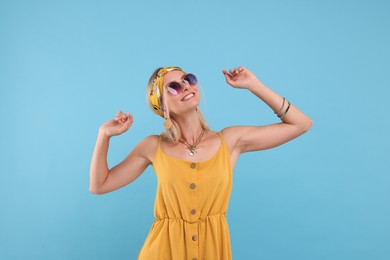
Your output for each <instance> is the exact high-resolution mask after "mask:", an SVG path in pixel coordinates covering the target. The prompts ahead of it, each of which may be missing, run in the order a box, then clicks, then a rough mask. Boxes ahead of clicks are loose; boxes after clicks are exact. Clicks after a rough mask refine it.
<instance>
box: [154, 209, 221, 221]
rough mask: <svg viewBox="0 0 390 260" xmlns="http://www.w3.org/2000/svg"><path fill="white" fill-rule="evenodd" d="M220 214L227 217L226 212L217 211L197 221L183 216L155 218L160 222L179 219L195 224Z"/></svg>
mask: <svg viewBox="0 0 390 260" xmlns="http://www.w3.org/2000/svg"><path fill="white" fill-rule="evenodd" d="M220 216H223V217H226V212H217V213H214V214H210V215H207V216H206V217H204V218H198V219H197V220H196V221H189V220H186V219H183V218H175V217H169V216H166V217H159V218H155V221H154V222H158V221H161V220H178V221H183V222H187V223H190V224H194V223H198V222H205V221H207V219H208V218H210V217H220Z"/></svg>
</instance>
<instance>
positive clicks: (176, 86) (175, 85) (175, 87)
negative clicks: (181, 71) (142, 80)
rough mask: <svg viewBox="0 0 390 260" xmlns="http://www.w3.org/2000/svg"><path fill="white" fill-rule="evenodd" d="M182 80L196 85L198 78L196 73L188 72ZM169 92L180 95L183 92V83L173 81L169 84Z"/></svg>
mask: <svg viewBox="0 0 390 260" xmlns="http://www.w3.org/2000/svg"><path fill="white" fill-rule="evenodd" d="M182 82H184V83H185V84H188V85H190V86H195V85H196V83H198V79H197V78H196V76H195V75H194V74H191V73H188V74H186V75H185V76H184V78H183V80H182ZM167 89H168V92H169V93H170V94H172V95H179V94H180V93H181V92H183V87H182V85H181V84H180V83H179V82H177V81H172V82H170V83H169V84H168V85H167Z"/></svg>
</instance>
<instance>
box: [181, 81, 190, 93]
mask: <svg viewBox="0 0 390 260" xmlns="http://www.w3.org/2000/svg"><path fill="white" fill-rule="evenodd" d="M182 83H184V84H181V88H182V90H183V92H184V91H187V90H188V88H189V87H190V86H191V85H190V83H188V81H187V80H182Z"/></svg>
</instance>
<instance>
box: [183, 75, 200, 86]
mask: <svg viewBox="0 0 390 260" xmlns="http://www.w3.org/2000/svg"><path fill="white" fill-rule="evenodd" d="M184 80H186V81H187V82H188V83H189V84H190V85H191V86H195V85H196V83H198V79H197V78H196V76H195V75H194V74H191V73H189V74H187V75H186V76H185V77H184Z"/></svg>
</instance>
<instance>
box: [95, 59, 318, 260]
mask: <svg viewBox="0 0 390 260" xmlns="http://www.w3.org/2000/svg"><path fill="white" fill-rule="evenodd" d="M222 72H223V74H224V76H225V78H226V82H227V83H228V84H229V85H231V86H232V87H234V88H242V89H247V90H249V91H251V92H252V93H253V94H255V95H256V96H257V97H258V98H260V99H261V100H262V101H264V102H265V103H266V104H267V105H268V106H269V107H270V108H271V109H272V110H273V111H274V112H275V114H276V115H277V116H278V117H279V118H280V119H281V120H282V122H281V123H275V124H270V125H265V126H231V127H227V128H224V129H222V130H221V131H220V132H214V131H211V130H210V129H209V128H208V126H207V124H206V122H205V120H204V118H203V116H202V114H201V112H200V110H199V109H198V105H199V103H200V95H199V91H198V87H197V79H196V77H195V75H193V74H187V73H185V72H184V71H183V70H182V69H181V68H179V67H172V66H169V67H165V68H159V69H157V70H156V71H155V72H154V73H153V75H152V76H151V78H150V80H149V84H148V90H147V99H148V102H149V105H150V106H151V108H152V109H153V111H154V112H155V113H156V114H158V115H160V116H161V117H164V119H165V121H164V126H165V128H166V130H165V132H164V133H162V134H161V135H160V136H158V135H152V136H149V137H146V138H145V139H144V140H142V141H141V142H140V143H139V144H138V145H137V146H136V147H135V148H134V149H133V151H131V152H130V154H129V155H128V156H127V157H126V158H125V159H124V160H123V161H122V162H121V163H119V164H118V165H116V166H115V167H113V168H112V169H108V166H107V159H106V158H107V150H108V144H109V140H110V137H111V136H116V135H120V134H122V133H124V132H126V131H127V130H128V129H129V127H130V126H131V125H132V123H133V117H132V116H131V114H130V113H128V114H125V113H123V112H121V111H119V112H118V114H117V115H116V117H115V118H114V119H112V120H110V121H108V122H106V123H105V124H103V125H102V126H101V127H100V129H99V134H98V139H97V142H96V147H95V151H94V154H93V158H92V162H91V170H90V192H92V193H94V194H104V193H107V192H111V191H113V190H116V189H118V188H120V187H123V186H125V185H127V184H129V183H131V182H132V181H134V180H135V179H136V178H137V177H138V176H140V174H141V173H142V172H143V171H144V170H145V169H146V168H147V167H148V165H150V164H152V165H153V168H154V170H155V173H156V176H157V179H158V187H157V193H156V201H155V207H154V216H155V218H156V219H155V221H154V223H153V225H152V227H151V229H150V232H149V235H148V237H147V238H146V241H145V243H144V245H143V247H142V249H141V251H140V252H139V254H138V259H148V260H149V259H178V260H179V259H180V260H182V259H193V260H196V259H206V260H208V259H210V260H216V259H231V258H232V254H231V247H230V237H229V229H228V223H227V219H226V212H227V208H228V201H229V197H230V192H231V188H232V172H233V169H234V166H235V164H236V162H237V159H238V157H239V156H240V155H241V154H242V153H245V152H250V151H259V150H264V149H269V148H272V147H275V146H278V145H281V144H283V143H286V142H288V141H290V140H292V139H294V138H296V137H298V136H299V135H301V134H303V133H305V132H306V131H307V130H308V129H309V128H310V127H311V125H312V121H311V119H310V118H309V117H307V116H306V115H305V114H303V113H302V112H301V111H300V110H298V108H297V107H295V106H294V105H293V104H291V103H290V102H289V101H288V100H286V99H285V98H284V97H281V96H279V95H278V94H276V93H275V92H273V91H272V90H271V89H269V88H268V87H266V86H265V85H264V84H263V83H261V82H260V81H259V80H258V79H257V78H256V76H255V75H254V74H253V73H252V72H250V71H249V70H248V69H246V68H244V67H242V66H241V67H239V68H235V69H231V70H229V71H226V70H225V69H223V70H222Z"/></svg>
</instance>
